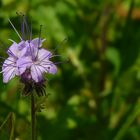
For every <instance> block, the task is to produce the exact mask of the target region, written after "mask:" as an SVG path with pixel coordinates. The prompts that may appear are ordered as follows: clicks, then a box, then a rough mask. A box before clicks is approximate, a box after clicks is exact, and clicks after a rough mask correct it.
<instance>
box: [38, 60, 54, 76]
mask: <svg viewBox="0 0 140 140" xmlns="http://www.w3.org/2000/svg"><path fill="white" fill-rule="evenodd" d="M40 65H41V66H42V67H43V68H45V70H46V72H47V73H51V74H55V73H56V72H57V67H56V66H55V64H53V62H51V61H49V60H43V61H41V62H40Z"/></svg>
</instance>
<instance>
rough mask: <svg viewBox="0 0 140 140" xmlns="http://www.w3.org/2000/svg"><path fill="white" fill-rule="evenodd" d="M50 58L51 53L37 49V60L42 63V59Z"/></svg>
mask: <svg viewBox="0 0 140 140" xmlns="http://www.w3.org/2000/svg"><path fill="white" fill-rule="evenodd" d="M51 56H52V53H51V52H50V51H47V50H45V49H39V50H38V56H37V57H38V60H39V61H42V60H44V59H47V60H48V59H49V58H50V57H51Z"/></svg>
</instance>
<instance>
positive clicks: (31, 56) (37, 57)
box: [2, 16, 57, 95]
mask: <svg viewBox="0 0 140 140" xmlns="http://www.w3.org/2000/svg"><path fill="white" fill-rule="evenodd" d="M9 22H10V24H11V25H12V27H13V28H14V30H15V32H16V33H17V35H18V36H19V38H20V39H21V41H20V42H19V43H16V42H15V41H13V40H11V41H12V42H13V43H12V45H11V46H10V47H9V49H8V50H7V54H8V58H7V59H6V60H5V61H4V62H3V65H2V73H3V82H4V83H7V82H9V81H10V80H11V79H12V78H14V77H15V76H18V77H19V78H20V80H21V82H22V83H24V84H25V88H24V92H26V94H27V93H29V92H31V91H32V90H33V89H35V90H36V91H38V90H39V88H37V87H38V86H39V87H41V88H40V90H39V91H40V92H39V91H38V93H39V95H42V94H43V93H44V87H45V86H44V82H45V78H44V74H45V73H50V74H55V73H56V72H57V67H56V66H55V64H54V63H53V62H52V61H51V60H50V59H51V58H52V57H53V56H54V55H53V54H52V53H51V52H50V51H48V50H46V49H44V48H42V43H43V42H44V41H45V39H43V40H42V39H41V37H40V34H41V29H40V34H39V37H38V38H35V39H32V31H31V29H29V26H28V24H27V21H26V20H25V17H24V16H23V23H22V37H21V36H20V34H19V33H18V32H17V30H16V28H15V27H14V25H13V24H12V22H11V21H10V20H9ZM26 31H27V33H28V34H29V35H28V36H29V38H28V39H25V32H26Z"/></svg>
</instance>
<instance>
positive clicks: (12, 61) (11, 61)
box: [0, 56, 15, 63]
mask: <svg viewBox="0 0 140 140" xmlns="http://www.w3.org/2000/svg"><path fill="white" fill-rule="evenodd" d="M0 58H1V59H4V60H5V58H4V57H2V56H0ZM6 60H8V61H11V62H13V63H15V61H12V60H10V59H8V58H6Z"/></svg>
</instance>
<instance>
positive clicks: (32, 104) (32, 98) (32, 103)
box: [31, 93, 36, 140]
mask: <svg viewBox="0 0 140 140" xmlns="http://www.w3.org/2000/svg"><path fill="white" fill-rule="evenodd" d="M35 118H36V116H35V100H34V94H33V93H31V129H32V140H35V129H36V128H35V127H36V125H35V123H36V122H35Z"/></svg>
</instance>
